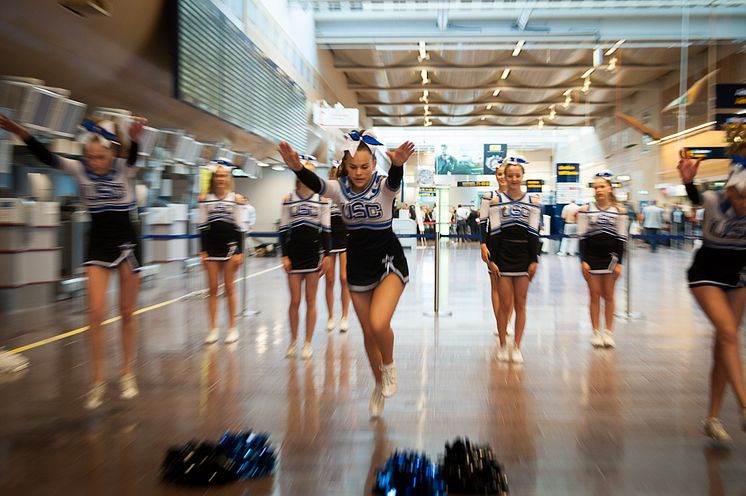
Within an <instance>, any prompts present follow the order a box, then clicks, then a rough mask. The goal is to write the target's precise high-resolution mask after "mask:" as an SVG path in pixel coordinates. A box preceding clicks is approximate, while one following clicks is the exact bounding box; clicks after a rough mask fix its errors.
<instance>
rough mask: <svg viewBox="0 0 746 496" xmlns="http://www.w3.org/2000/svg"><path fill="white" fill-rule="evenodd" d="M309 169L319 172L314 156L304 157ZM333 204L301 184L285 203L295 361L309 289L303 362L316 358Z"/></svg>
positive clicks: (282, 236) (283, 239)
mask: <svg viewBox="0 0 746 496" xmlns="http://www.w3.org/2000/svg"><path fill="white" fill-rule="evenodd" d="M302 159H303V161H304V163H305V166H306V167H307V168H308V170H310V171H314V170H316V167H315V166H314V164H313V162H314V161H315V159H314V158H313V157H311V156H305V155H304V156H303V158H302ZM329 217H330V201H329V200H327V199H324V198H321V197H320V196H319V195H318V194H317V193H314V192H313V191H311V189H309V188H308V187H307V186H305V185H304V184H303V183H301V182H300V181H296V182H295V191H294V192H292V193H291V194H289V195H287V196H286V197H285V198H284V200H283V203H282V214H281V217H280V245H281V246H282V254H283V264H284V266H285V272H287V274H288V286H289V287H290V306H289V307H288V315H289V317H290V336H291V340H290V346H288V350H287V354H286V356H287V357H288V358H293V357H294V356H295V353H296V351H297V347H298V345H297V340H298V321H299V307H300V300H301V293H302V290H303V288H302V286H303V283H304V282H305V285H306V337H305V342H304V343H303V349H302V350H301V353H300V355H301V358H303V359H304V360H308V359H309V358H311V356H312V355H313V348H312V347H311V340H312V339H313V331H314V328H315V327H316V293H317V291H318V288H319V277H321V276H322V275H324V274H325V273H326V271H327V269H328V267H329V258H330V257H329V251H330V249H331V227H330V220H329Z"/></svg>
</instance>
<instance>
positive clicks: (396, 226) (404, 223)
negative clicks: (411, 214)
mask: <svg viewBox="0 0 746 496" xmlns="http://www.w3.org/2000/svg"><path fill="white" fill-rule="evenodd" d="M391 220H392V223H391V228H392V229H393V230H394V233H395V234H396V235H397V236H398V235H399V234H417V223H416V222H415V221H413V220H412V219H396V218H394V219H391ZM399 242H400V243H401V245H402V248H412V249H415V248H417V238H410V237H406V238H399Z"/></svg>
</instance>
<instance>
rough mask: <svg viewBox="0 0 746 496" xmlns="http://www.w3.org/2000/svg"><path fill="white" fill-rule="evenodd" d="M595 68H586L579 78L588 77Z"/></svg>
mask: <svg viewBox="0 0 746 496" xmlns="http://www.w3.org/2000/svg"><path fill="white" fill-rule="evenodd" d="M595 70H596V68H595V67H591V68H590V69H588V70H587V71H585V72H584V73H583V75H582V76H580V79H586V78H588V77H589V76H590V75H591V74H593V71H595Z"/></svg>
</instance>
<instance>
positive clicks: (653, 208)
mask: <svg viewBox="0 0 746 496" xmlns="http://www.w3.org/2000/svg"><path fill="white" fill-rule="evenodd" d="M642 227H643V229H645V234H646V235H648V236H652V237H651V238H650V240H649V242H650V251H651V252H653V253H655V252H656V251H658V240H657V239H656V236H658V233H659V232H660V230H661V228H662V227H663V209H662V208H660V207H659V206H658V205H656V203H655V200H652V201H651V202H650V205H648V206H646V207H645V208H643V209H642Z"/></svg>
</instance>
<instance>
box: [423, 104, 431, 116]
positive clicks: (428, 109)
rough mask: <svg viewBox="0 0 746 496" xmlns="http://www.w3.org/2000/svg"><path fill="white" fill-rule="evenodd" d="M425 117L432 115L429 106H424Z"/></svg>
mask: <svg viewBox="0 0 746 496" xmlns="http://www.w3.org/2000/svg"><path fill="white" fill-rule="evenodd" d="M424 108H425V115H432V112H430V105H425V107H424Z"/></svg>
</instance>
